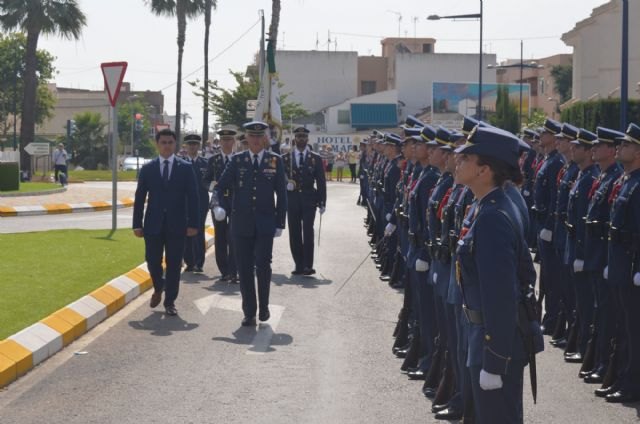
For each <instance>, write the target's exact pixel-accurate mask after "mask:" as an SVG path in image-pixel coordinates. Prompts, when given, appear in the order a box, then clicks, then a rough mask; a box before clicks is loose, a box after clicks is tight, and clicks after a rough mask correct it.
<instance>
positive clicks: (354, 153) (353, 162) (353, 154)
mask: <svg viewBox="0 0 640 424" xmlns="http://www.w3.org/2000/svg"><path fill="white" fill-rule="evenodd" d="M359 160H360V153H358V146H356V145H355V144H354V145H353V146H351V150H349V152H348V153H347V163H348V164H349V173H350V174H351V181H350V182H351V184H355V183H356V166H358V161H359Z"/></svg>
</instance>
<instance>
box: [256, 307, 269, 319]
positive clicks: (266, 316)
mask: <svg viewBox="0 0 640 424" xmlns="http://www.w3.org/2000/svg"><path fill="white" fill-rule="evenodd" d="M269 318H271V313H270V312H269V309H268V308H267V309H265V310H264V311H262V310H261V311H260V313H259V314H258V319H259V320H260V321H262V322H265V321H269Z"/></svg>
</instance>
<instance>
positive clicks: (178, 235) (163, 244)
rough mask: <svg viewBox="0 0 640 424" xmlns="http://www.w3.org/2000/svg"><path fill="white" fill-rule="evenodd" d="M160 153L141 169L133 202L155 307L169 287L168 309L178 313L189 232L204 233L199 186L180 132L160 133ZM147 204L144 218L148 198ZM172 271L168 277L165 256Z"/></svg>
mask: <svg viewBox="0 0 640 424" xmlns="http://www.w3.org/2000/svg"><path fill="white" fill-rule="evenodd" d="M156 145H157V148H158V153H159V156H158V158H157V159H154V160H152V161H151V162H149V163H147V164H145V165H144V166H143V167H142V168H141V169H140V175H139V176H138V187H137V189H136V195H135V201H134V203H133V233H134V234H135V236H136V237H144V244H145V259H146V261H147V266H148V268H149V273H150V274H151V279H152V280H153V288H154V293H153V295H151V302H150V306H151V307H152V308H155V307H156V306H158V305H159V304H160V301H161V300H162V292H163V291H164V292H165V298H164V307H165V311H166V313H167V315H177V314H178V311H177V310H176V307H175V300H176V298H177V297H178V287H179V284H180V269H181V267H182V255H183V252H184V239H185V236H187V237H192V236H195V235H196V234H198V225H199V224H198V223H199V217H198V203H199V200H198V190H197V182H196V176H195V173H194V172H193V168H192V166H191V164H190V163H188V162H185V161H184V160H182V159H180V158H178V157H176V156H175V155H174V151H175V149H176V135H175V133H174V132H173V131H171V130H169V129H165V130H162V131H159V132H158V133H157V134H156ZM145 201H146V202H147V209H146V212H145V213H144V223H143V220H142V216H143V212H144V204H145ZM163 254H164V256H165V260H166V271H165V277H164V278H163V276H162V274H163V270H162V256H163Z"/></svg>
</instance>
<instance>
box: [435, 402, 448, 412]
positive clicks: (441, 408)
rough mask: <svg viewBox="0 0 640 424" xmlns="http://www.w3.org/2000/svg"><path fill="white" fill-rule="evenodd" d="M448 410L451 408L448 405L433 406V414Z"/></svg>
mask: <svg viewBox="0 0 640 424" xmlns="http://www.w3.org/2000/svg"><path fill="white" fill-rule="evenodd" d="M447 408H449V404H448V403H443V404H441V405H431V412H433V413H436V412H440V411H444V410H445V409H447Z"/></svg>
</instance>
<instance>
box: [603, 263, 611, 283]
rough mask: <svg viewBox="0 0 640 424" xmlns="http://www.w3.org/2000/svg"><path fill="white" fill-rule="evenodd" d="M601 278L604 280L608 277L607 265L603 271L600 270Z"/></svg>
mask: <svg viewBox="0 0 640 424" xmlns="http://www.w3.org/2000/svg"><path fill="white" fill-rule="evenodd" d="M602 278H604V279H605V280H608V279H609V265H607V266H605V267H604V271H602Z"/></svg>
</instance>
